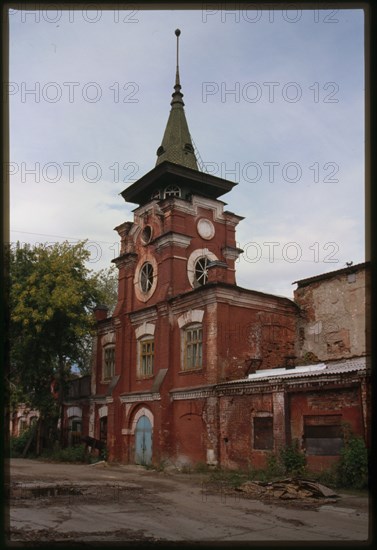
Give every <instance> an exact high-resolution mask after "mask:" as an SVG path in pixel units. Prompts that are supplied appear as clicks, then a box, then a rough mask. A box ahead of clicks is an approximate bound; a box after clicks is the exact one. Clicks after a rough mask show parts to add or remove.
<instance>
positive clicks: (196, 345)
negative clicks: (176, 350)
mask: <svg viewBox="0 0 377 550" xmlns="http://www.w3.org/2000/svg"><path fill="white" fill-rule="evenodd" d="M184 351H185V356H184V369H185V370H191V369H200V368H201V367H202V366H203V330H202V328H201V327H193V328H189V329H186V330H185V349H184Z"/></svg>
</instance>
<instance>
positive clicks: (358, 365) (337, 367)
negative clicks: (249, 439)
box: [219, 357, 370, 385]
mask: <svg viewBox="0 0 377 550" xmlns="http://www.w3.org/2000/svg"><path fill="white" fill-rule="evenodd" d="M369 359H370V358H367V357H357V358H353V359H343V360H342V361H329V362H326V363H319V364H317V365H301V366H300V365H298V366H297V367H295V368H294V369H285V368H279V369H270V370H268V371H260V374H261V376H254V375H251V377H250V378H241V379H240V380H230V381H229V382H224V383H223V384H221V385H228V384H230V385H231V384H239V383H247V382H249V383H253V382H256V383H258V382H262V381H266V380H273V379H279V378H284V379H291V378H307V377H311V378H312V377H316V376H317V377H318V376H327V375H333V374H343V373H347V372H356V371H359V370H365V369H366V367H367V365H368V364H369ZM304 367H305V368H306V370H304ZM313 367H317V368H313ZM255 374H258V371H257V372H256V373H255ZM249 376H250V375H249ZM219 385H220V384H219Z"/></svg>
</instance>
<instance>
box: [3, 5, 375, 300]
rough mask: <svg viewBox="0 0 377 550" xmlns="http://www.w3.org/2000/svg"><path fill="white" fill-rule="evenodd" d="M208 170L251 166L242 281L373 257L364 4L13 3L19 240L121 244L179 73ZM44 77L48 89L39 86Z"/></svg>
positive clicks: (282, 284)
mask: <svg viewBox="0 0 377 550" xmlns="http://www.w3.org/2000/svg"><path fill="white" fill-rule="evenodd" d="M176 28H180V29H181V31H182V34H181V38H180V73H181V83H182V92H183V93H184V101H185V111H186V117H187V121H188V125H189V128H190V132H191V135H192V137H193V140H194V142H195V145H196V147H197V148H198V150H199V152H200V156H201V159H202V161H203V162H204V163H205V165H206V170H207V171H208V172H211V173H213V174H214V175H217V176H220V177H224V178H227V179H230V180H233V181H237V182H238V185H237V186H236V187H235V188H234V189H233V191H231V192H230V193H228V194H226V195H224V196H223V197H222V199H223V200H224V201H225V202H226V203H227V206H226V209H228V210H230V211H232V212H235V213H236V214H239V215H241V216H244V217H245V219H244V220H243V221H242V222H241V223H240V224H239V226H238V230H237V241H238V246H239V247H240V248H242V249H243V250H244V254H243V255H242V256H241V257H240V259H239V261H238V263H237V283H238V284H239V285H240V286H243V287H246V288H252V289H255V290H260V291H263V292H267V293H272V294H278V295H284V296H288V297H292V293H293V289H294V288H295V286H292V282H293V281H296V280H298V279H302V278H306V277H309V276H313V275H318V274H320V273H323V272H327V271H333V270H335V269H340V268H343V267H344V266H345V264H346V262H350V261H353V262H354V263H359V262H363V261H364V260H365V258H364V241H365V236H364V184H365V179H364V51H363V45H364V14H363V11H362V10H332V11H331V10H327V11H314V10H308V11H302V12H299V11H297V10H293V11H288V12H287V11H283V10H278V11H275V12H270V11H258V12H255V11H254V12H252V11H243V12H242V11H241V12H238V13H226V12H224V11H220V10H219V11H216V10H214V9H213V10H210V9H209V10H196V11H180V10H175V11H134V12H131V11H126V12H122V11H120V12H116V11H115V12H114V11H107V12H106V11H102V12H101V11H76V12H73V11H71V12H68V11H66V12H61V13H59V12H57V11H44V12H25V11H20V10H18V11H16V10H13V11H12V12H11V14H10V78H9V80H10V82H11V84H10V93H11V96H10V125H11V134H10V138H11V139H10V145H11V166H10V170H11V204H10V215H11V240H12V242H15V241H17V240H18V241H21V242H28V243H36V242H61V241H63V240H68V241H70V242H72V243H73V242H77V240H78V239H88V245H87V246H88V248H89V250H90V251H91V261H90V263H89V265H90V267H91V268H92V269H95V270H96V269H99V268H102V267H107V266H109V265H110V262H111V260H112V259H113V258H114V257H116V256H117V254H118V251H119V247H118V235H117V233H116V232H115V231H114V230H113V228H114V227H115V226H117V225H119V224H120V223H122V222H124V221H126V220H132V218H133V214H132V210H133V209H134V208H135V206H136V205H132V204H127V203H125V202H124V200H123V198H122V197H121V196H120V195H119V193H120V192H121V191H122V190H123V189H125V188H126V187H127V186H128V185H130V184H131V183H133V182H134V181H136V180H137V179H138V178H139V177H141V176H143V175H144V174H145V173H146V172H148V171H149V170H151V169H152V168H153V167H154V165H155V162H156V150H157V148H158V146H159V145H160V144H161V141H162V136H163V132H164V129H165V126H166V122H167V118H168V114H169V110H170V100H171V93H172V92H173V84H174V77H175V46H176V38H175V35H174V30H175V29H176ZM33 90H34V91H33Z"/></svg>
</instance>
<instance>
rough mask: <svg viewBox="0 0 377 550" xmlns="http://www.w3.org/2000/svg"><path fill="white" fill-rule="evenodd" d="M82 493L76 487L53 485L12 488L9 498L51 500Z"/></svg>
mask: <svg viewBox="0 0 377 550" xmlns="http://www.w3.org/2000/svg"><path fill="white" fill-rule="evenodd" d="M82 494H83V493H82V491H81V490H80V489H79V488H77V487H71V486H68V487H67V486H64V485H54V486H51V485H50V486H47V487H46V486H36V487H30V486H29V487H22V486H18V487H13V488H12V489H11V495H10V496H11V498H21V499H29V498H51V497H59V496H74V495H82Z"/></svg>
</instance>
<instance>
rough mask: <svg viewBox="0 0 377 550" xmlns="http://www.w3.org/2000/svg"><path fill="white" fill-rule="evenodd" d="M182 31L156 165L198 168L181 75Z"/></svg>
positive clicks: (179, 32)
mask: <svg viewBox="0 0 377 550" xmlns="http://www.w3.org/2000/svg"><path fill="white" fill-rule="evenodd" d="M180 34H181V31H180V30H179V29H177V30H176V31H175V35H176V37H177V67H176V74H175V85H174V92H173V94H172V100H171V103H170V105H171V110H170V114H169V118H168V122H167V124H166V128H165V132H164V137H163V138H162V143H161V145H160V147H159V148H158V149H157V162H156V166H158V165H159V164H161V163H162V162H164V161H166V160H167V161H168V162H172V163H174V164H179V165H181V166H186V167H187V168H192V169H193V170H198V164H197V162H196V157H195V152H194V147H193V144H192V141H191V136H190V132H189V129H188V125H187V121H186V115H185V111H184V105H185V104H184V103H183V99H182V98H183V94H182V92H181V83H180V77H179V36H180Z"/></svg>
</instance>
